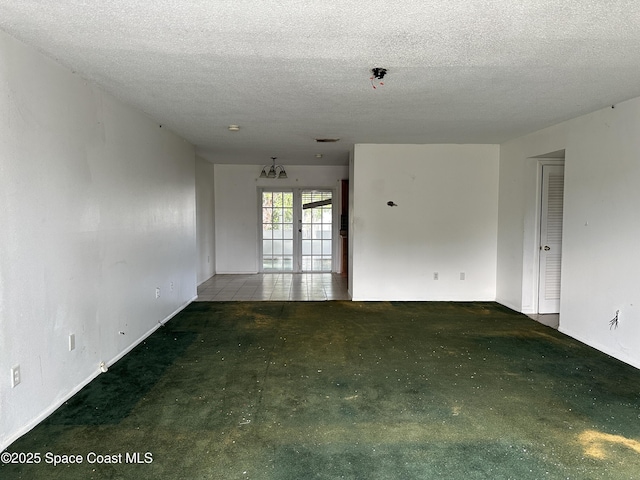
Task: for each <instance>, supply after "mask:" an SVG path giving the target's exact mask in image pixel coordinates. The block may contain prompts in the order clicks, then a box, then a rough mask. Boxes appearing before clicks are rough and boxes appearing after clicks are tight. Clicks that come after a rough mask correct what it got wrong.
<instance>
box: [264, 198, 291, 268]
mask: <svg viewBox="0 0 640 480" xmlns="http://www.w3.org/2000/svg"><path fill="white" fill-rule="evenodd" d="M293 210H294V208H293V192H262V270H264V271H280V272H282V271H285V272H286V271H289V272H290V271H293Z"/></svg>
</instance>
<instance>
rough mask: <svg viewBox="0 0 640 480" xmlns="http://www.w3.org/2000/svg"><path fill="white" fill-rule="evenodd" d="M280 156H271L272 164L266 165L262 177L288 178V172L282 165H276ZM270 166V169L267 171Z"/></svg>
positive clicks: (261, 173)
mask: <svg viewBox="0 0 640 480" xmlns="http://www.w3.org/2000/svg"><path fill="white" fill-rule="evenodd" d="M277 159H278V157H271V166H269V165H265V166H264V167H262V171H261V172H260V178H287V172H285V170H284V167H283V166H282V165H276V160H277ZM267 167H269V171H267Z"/></svg>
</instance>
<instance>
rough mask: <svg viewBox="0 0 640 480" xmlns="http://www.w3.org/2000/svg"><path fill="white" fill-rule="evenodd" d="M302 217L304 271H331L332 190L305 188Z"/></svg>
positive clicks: (302, 194)
mask: <svg viewBox="0 0 640 480" xmlns="http://www.w3.org/2000/svg"><path fill="white" fill-rule="evenodd" d="M301 200H302V218H301V219H300V234H301V239H300V241H301V243H302V246H301V255H302V271H303V272H330V271H331V264H332V261H331V259H332V245H333V242H332V237H331V235H332V228H331V227H332V223H333V214H332V208H331V207H332V206H331V203H332V192H330V191H319V190H303V191H302V193H301Z"/></svg>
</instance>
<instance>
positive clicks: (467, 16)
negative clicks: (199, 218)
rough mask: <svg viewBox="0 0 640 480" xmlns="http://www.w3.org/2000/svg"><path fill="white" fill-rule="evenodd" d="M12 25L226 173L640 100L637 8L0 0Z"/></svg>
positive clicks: (5, 22)
mask: <svg viewBox="0 0 640 480" xmlns="http://www.w3.org/2000/svg"><path fill="white" fill-rule="evenodd" d="M0 29H2V30H5V31H6V32H8V33H9V34H11V35H13V36H15V37H17V38H18V39H20V40H22V41H24V42H25V43H27V44H30V45H33V46H35V47H36V48H38V49H39V50H41V51H42V52H44V53H45V54H47V55H49V56H51V57H52V58H54V59H56V60H57V61H59V62H60V63H62V64H63V65H66V66H67V67H69V68H71V69H72V70H73V71H75V72H77V74H78V75H81V76H83V77H85V78H88V79H90V80H93V81H95V82H97V83H98V84H100V85H101V86H102V87H103V88H104V89H105V90H106V91H108V92H110V93H112V94H114V95H116V96H117V97H119V98H121V99H123V100H125V101H126V102H128V103H130V104H133V105H135V106H136V107H138V108H139V109H141V110H143V111H145V112H146V113H148V114H149V115H150V116H151V117H152V118H154V119H155V120H157V121H158V123H161V124H163V125H165V126H167V127H169V128H171V129H172V130H174V131H175V132H177V133H178V134H180V135H182V136H183V137H185V138H186V139H188V140H189V141H190V142H192V143H193V144H195V145H196V146H197V147H198V150H199V152H200V153H201V154H202V155H204V156H205V157H207V158H209V159H211V160H213V161H216V162H225V163H234V162H237V163H269V162H270V161H269V157H271V156H277V157H278V158H279V160H278V161H279V162H282V163H285V164H317V163H321V164H340V163H345V162H346V159H347V152H348V150H349V148H350V146H351V145H352V144H354V143H369V142H371V143H498V142H503V141H505V140H508V139H511V138H514V137H517V136H519V135H522V134H526V133H529V132H532V131H535V130H538V129H540V128H543V127H546V126H549V125H553V124H555V123H558V122H560V121H562V120H565V119H568V118H572V117H576V116H578V115H580V114H583V113H588V112H590V111H593V110H596V109H598V108H601V107H604V106H607V105H611V104H613V103H616V102H619V101H622V100H626V99H629V98H632V97H635V96H640V2H638V1H631V0H628V1H625V0H620V1H614V0H530V1H524V0H518V1H514V0H430V1H425V0H403V1H393V0H388V1H378V0H369V1H362V0H359V1H355V0H323V1H313V2H312V1H302V0H297V1H296V0H280V1H276V0H235V1H230V0H195V1H185V0H155V1H122V0H110V1H98V0H95V1H89V0H84V1H82V0H55V1H53V0H52V1H28V0H14V1H8V0H0ZM376 66H378V67H385V68H387V69H388V71H389V73H388V74H387V77H386V78H385V79H384V85H383V86H380V87H378V88H377V89H375V90H374V89H373V88H372V85H371V81H370V79H369V77H370V70H371V68H373V67H376ZM229 124H238V125H240V126H241V130H240V131H239V132H229V131H228V130H227V126H228V125H229ZM316 137H339V138H340V139H341V140H340V142H338V143H335V144H317V143H315V141H314V138H316ZM316 153H323V154H324V157H323V158H322V159H320V160H318V159H317V158H315V156H314V155H315V154H316Z"/></svg>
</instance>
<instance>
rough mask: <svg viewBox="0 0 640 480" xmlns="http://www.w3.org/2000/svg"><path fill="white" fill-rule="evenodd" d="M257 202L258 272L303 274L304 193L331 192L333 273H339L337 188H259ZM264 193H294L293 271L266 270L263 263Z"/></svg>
mask: <svg viewBox="0 0 640 480" xmlns="http://www.w3.org/2000/svg"><path fill="white" fill-rule="evenodd" d="M257 188H258V194H257V197H258V198H257V200H258V202H257V203H258V205H257V208H258V231H257V233H258V238H257V240H258V241H257V243H258V248H257V250H258V272H259V273H303V272H302V252H301V245H302V242H301V241H300V240H301V238H300V232H298V225H299V222H298V220H300V219H301V218H302V203H301V202H300V200H301V198H302V196H301V194H302V192H303V191H306V190H320V191H325V192H331V199H332V202H331V206H332V208H331V273H339V268H338V266H339V263H338V260H339V253H340V252H339V246H340V243H339V240H340V235H338V233H339V230H337V229H338V228H339V225H340V208H336V206H337V207H339V206H340V198H339V193H338V190H337V188H336V187H292V186H282V187H278V186H259V187H257ZM263 192H292V193H293V266H294V267H293V270H284V271H278V270H265V269H264V267H263V262H262V254H263V243H262V193H263ZM304 273H316V272H304ZM317 273H329V272H317Z"/></svg>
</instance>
